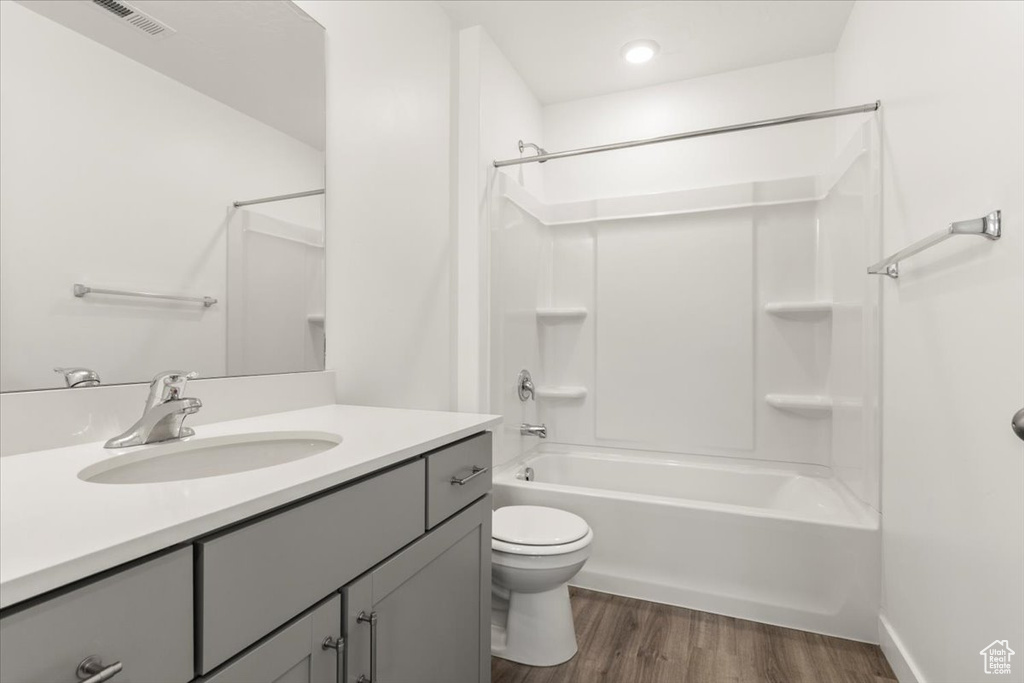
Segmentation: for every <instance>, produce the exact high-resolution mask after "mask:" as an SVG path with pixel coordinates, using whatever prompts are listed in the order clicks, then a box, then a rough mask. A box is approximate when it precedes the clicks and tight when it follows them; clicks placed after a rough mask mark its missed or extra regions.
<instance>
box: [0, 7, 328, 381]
mask: <svg viewBox="0 0 1024 683" xmlns="http://www.w3.org/2000/svg"><path fill="white" fill-rule="evenodd" d="M0 29H2V32H3V34H2V40H0V50H2V52H0V79H2V81H3V89H4V96H3V100H2V103H0V119H2V122H0V123H2V125H0V148H2V149H3V155H2V156H0V185H2V186H3V202H2V203H0V223H2V225H3V229H2V231H0V291H2V301H0V329H2V335H0V353H2V355H3V360H4V362H3V374H2V375H0V389H2V390H3V391H14V390H23V389H32V388H41V387H57V386H62V385H63V380H62V379H61V378H60V377H59V376H58V375H56V374H55V373H53V371H52V368H53V367H54V366H67V365H85V366H88V367H91V368H93V369H95V370H97V371H98V372H99V373H100V376H101V377H102V379H103V381H104V382H105V383H113V382H131V381H136V382H137V381H142V380H147V379H148V378H149V377H150V376H152V375H153V374H154V373H155V372H156V371H157V370H160V369H162V368H167V367H185V368H188V369H194V370H197V371H198V372H199V373H200V375H202V376H205V377H211V376H219V375H223V374H225V353H226V349H225V310H226V300H225V294H226V289H225V288H226V280H225V278H226V276H225V267H226V244H227V241H226V225H227V219H228V217H229V206H230V203H231V201H232V200H235V199H244V198H248V197H258V196H263V195H268V194H280V193H282V192H289V191H295V190H297V189H308V188H315V187H320V186H321V183H322V182H323V181H322V176H323V153H322V152H321V151H318V150H315V149H313V148H311V147H309V146H307V145H305V144H303V143H300V142H298V141H297V140H295V139H293V138H291V137H288V136H287V135H285V134H283V133H281V132H279V131H277V130H274V129H272V128H270V127H268V126H267V125H265V124H263V123H260V122H258V121H256V120H255V119H252V118H250V117H248V116H246V115H244V114H241V113H240V112H238V111H236V110H234V109H231V108H229V107H227V106H226V105H224V104H221V103H220V102H217V101H216V100H213V99H211V98H209V97H207V96H205V95H201V94H199V93H198V92H196V91H194V90H192V89H191V88H188V87H186V86H184V85H182V84H180V83H178V82H177V81H174V80H172V79H170V78H168V77H166V76H163V75H162V74H160V73H158V72H156V71H153V70H151V69H149V68H147V67H145V66H142V65H141V64H139V63H137V62H134V61H132V60H131V59H128V58H127V57H124V56H122V55H121V54H119V53H117V52H115V51H113V50H111V49H109V48H106V47H104V46H103V45H100V44H99V43H96V42H93V41H91V40H89V39H87V38H84V37H82V36H81V35H79V34H77V33H75V32H74V31H71V30H70V29H67V28H64V27H63V26H61V25H59V24H56V23H54V22H52V21H50V20H49V19H46V18H43V17H41V16H39V15H37V14H36V13H35V12H32V11H31V10H28V9H26V8H25V7H23V6H21V5H19V4H16V3H13V2H2V3H0ZM295 204H297V205H298V207H292V209H291V211H292V212H293V215H292V216H291V218H292V219H293V220H301V221H304V222H306V223H307V224H310V225H311V227H319V224H320V220H321V210H320V208H319V207H320V204H321V202H320V200H318V199H313V200H301V201H300V202H296V203H295ZM302 207H308V209H309V210H307V211H304V212H302V213H301V214H294V212H295V211H298V210H301V208H302ZM276 210H278V211H281V210H283V209H276ZM75 282H84V283H86V284H92V285H94V286H99V287H104V286H106V287H115V288H125V289H134V290H148V291H158V292H159V291H165V292H171V293H188V294H195V295H208V296H213V297H215V298H217V299H219V300H220V302H219V303H218V304H217V305H214V306H213V307H211V308H209V309H204V308H203V307H202V306H201V305H197V304H185V305H182V304H175V303H162V302H152V301H149V302H145V303H140V302H139V301H138V300H129V299H116V298H111V297H103V296H92V297H90V296H87V297H85V298H83V299H78V298H74V297H73V296H72V295H71V288H72V283H75Z"/></svg>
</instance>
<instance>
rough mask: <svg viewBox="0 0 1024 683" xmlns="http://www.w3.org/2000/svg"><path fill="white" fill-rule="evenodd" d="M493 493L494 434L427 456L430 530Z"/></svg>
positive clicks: (471, 439)
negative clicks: (489, 492) (491, 491)
mask: <svg viewBox="0 0 1024 683" xmlns="http://www.w3.org/2000/svg"><path fill="white" fill-rule="evenodd" d="M481 470H485V471H481ZM469 477H472V478H469ZM460 481H461V482H464V483H462V484H460V483H458V482H460ZM490 490H491V433H490V432H485V433H484V434H479V435H477V436H474V437H472V438H469V439H466V440H465V441H462V442H460V443H457V444H455V445H454V446H449V447H448V448H445V449H443V450H440V451H437V452H436V453H431V454H430V455H428V456H427V528H428V529H432V528H434V527H435V526H437V525H438V524H440V523H441V522H443V521H444V520H446V519H448V518H449V517H451V516H452V515H453V514H455V513H456V512H458V511H459V510H461V509H462V508H464V507H466V506H467V505H469V504H470V503H472V502H473V501H474V500H476V499H477V498H479V497H480V496H482V495H484V494H485V493H487V492H488V491H490Z"/></svg>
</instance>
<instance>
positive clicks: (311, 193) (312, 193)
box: [235, 190, 324, 207]
mask: <svg viewBox="0 0 1024 683" xmlns="http://www.w3.org/2000/svg"><path fill="white" fill-rule="evenodd" d="M323 193H324V191H323V190H308V191H306V192H292V193H291V194H279V195H277V196H274V197H260V198H259V199H243V200H242V201H239V202H235V206H236V207H237V206H249V205H250V204H266V203H267V202H280V201H282V200H285V199H298V198H299V197H313V196H315V195H318V194H323Z"/></svg>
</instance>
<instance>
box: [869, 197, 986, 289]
mask: <svg viewBox="0 0 1024 683" xmlns="http://www.w3.org/2000/svg"><path fill="white" fill-rule="evenodd" d="M1001 234H1002V212H1001V211H999V210H998V209H997V210H995V211H993V212H992V213H990V214H988V215H987V216H982V217H981V218H975V219H973V220H969V221H957V222H956V223H950V224H949V226H948V227H946V228H945V229H943V230H940V231H939V232H937V233H935V234H934V235H930V236H928V237H925V238H924V239H922V240H918V241H917V242H914V243H913V244H911V245H910V246H909V247H904V248H903V249H900V250H899V251H897V252H896V253H895V254H893V255H892V256H890V257H889V258H887V259H883V260H881V261H879V262H878V263H876V264H875V265H873V266H870V267H869V268H868V274H870V275H888V276H889V277H891V278H893V279H896V278H898V277H899V276H900V261H902V260H903V259H905V258H907V257H908V256H913V255H914V254H919V253H920V252H922V251H924V250H925V249H928V248H929V247H934V246H935V245H936V244H938V243H939V242H944V241H945V240H947V239H949V238H950V237H952V236H953V235H978V236H980V237H987V238H988V239H990V240H997V239H999V236H1000V235H1001Z"/></svg>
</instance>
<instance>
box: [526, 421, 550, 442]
mask: <svg viewBox="0 0 1024 683" xmlns="http://www.w3.org/2000/svg"><path fill="white" fill-rule="evenodd" d="M519 433H520V434H522V435H523V436H539V437H540V438H542V439H546V438H548V426H547V425H532V424H527V423H526V422H524V423H523V424H521V425H519Z"/></svg>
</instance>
